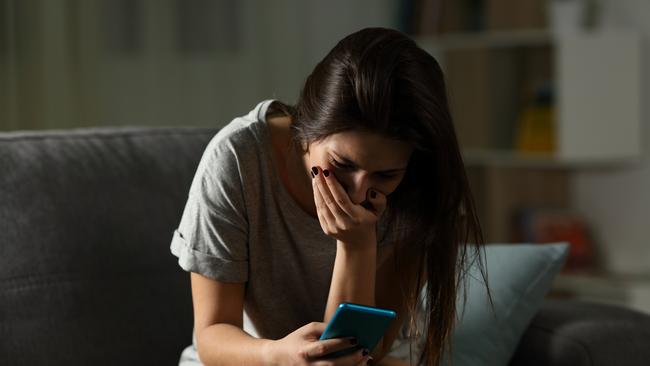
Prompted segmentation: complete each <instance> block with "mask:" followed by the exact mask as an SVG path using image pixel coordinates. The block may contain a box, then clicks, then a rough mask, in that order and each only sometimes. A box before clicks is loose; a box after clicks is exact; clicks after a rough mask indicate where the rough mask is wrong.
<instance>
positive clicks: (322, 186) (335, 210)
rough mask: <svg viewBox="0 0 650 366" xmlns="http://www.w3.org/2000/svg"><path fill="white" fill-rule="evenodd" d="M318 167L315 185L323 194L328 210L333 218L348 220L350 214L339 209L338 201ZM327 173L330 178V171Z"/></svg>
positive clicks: (323, 173)
mask: <svg viewBox="0 0 650 366" xmlns="http://www.w3.org/2000/svg"><path fill="white" fill-rule="evenodd" d="M318 169H319V172H320V173H319V174H318V175H317V176H316V178H315V179H314V180H316V186H317V187H318V189H319V190H320V193H321V195H322V196H323V200H324V201H325V203H326V204H327V207H329V209H330V212H332V214H333V215H334V217H335V218H339V220H349V218H350V216H349V215H348V214H347V213H346V212H345V211H343V210H342V209H341V206H339V204H338V202H337V201H336V199H335V198H334V196H333V195H332V192H331V191H330V188H329V186H328V184H327V182H325V180H326V179H325V172H324V171H323V170H322V169H320V168H318ZM328 174H329V177H330V178H331V177H332V174H331V173H330V172H328Z"/></svg>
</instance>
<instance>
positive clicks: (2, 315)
mask: <svg viewBox="0 0 650 366" xmlns="http://www.w3.org/2000/svg"><path fill="white" fill-rule="evenodd" d="M215 132H216V129H203V128H156V129H150V128H112V129H86V130H68V131H46V132H12V133H0V169H1V172H0V365H174V364H176V363H177V361H178V356H179V354H180V352H181V350H182V349H183V348H184V347H185V346H186V345H187V344H188V343H189V342H190V340H191V331H192V305H191V297H190V287H189V276H188V275H187V273H185V272H183V271H182V270H181V269H180V268H179V267H178V266H177V264H176V258H175V257H173V256H172V255H171V254H170V253H169V243H170V240H171V236H172V231H173V230H174V228H175V227H176V225H177V224H178V221H179V219H180V215H181V212H182V210H183V205H184V203H185V199H186V195H187V191H188V188H189V185H190V182H191V179H192V177H193V175H194V171H195V169H196V166H197V163H198V161H199V159H200V156H201V153H202V151H203V149H204V147H205V145H206V144H207V143H208V141H209V140H210V138H211V137H212V136H213V135H214V134H215ZM649 346H650V318H649V317H648V316H646V315H643V314H640V313H637V312H633V311H629V310H625V309H622V308H617V307H611V306H604V305H596V304H589V303H577V302H571V301H555V302H550V301H549V302H547V303H546V304H545V305H544V306H543V308H542V309H541V311H540V312H539V313H538V314H537V316H536V317H535V319H534V320H533V321H532V323H531V325H530V327H529V328H528V330H527V331H526V333H525V334H524V335H523V337H522V339H521V343H520V345H519V348H518V350H517V352H516V354H515V356H514V358H513V360H512V362H511V365H533V366H534V365H571V366H581V365H585V366H586V365H647V364H650V350H649V348H650V347H649Z"/></svg>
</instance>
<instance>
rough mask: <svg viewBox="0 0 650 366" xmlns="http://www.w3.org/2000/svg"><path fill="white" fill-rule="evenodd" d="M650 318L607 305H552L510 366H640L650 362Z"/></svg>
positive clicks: (533, 325) (531, 329) (528, 332)
mask: <svg viewBox="0 0 650 366" xmlns="http://www.w3.org/2000/svg"><path fill="white" fill-rule="evenodd" d="M648 345H650V316H648V314H643V313H640V312H638V311H634V310H630V309H626V308H622V307H620V306H612V305H605V304H596V303H588V302H581V301H571V300H548V301H546V302H545V303H544V306H543V307H542V308H541V309H540V311H539V312H538V313H537V315H536V316H535V318H534V319H533V320H532V322H531V324H530V326H529V327H528V329H527V330H526V333H525V334H524V336H523V337H522V338H521V341H520V342H519V347H518V348H517V352H516V353H515V355H514V356H513V358H512V360H511V362H510V366H542V365H544V366H546V365H554V366H605V365H617V366H640V365H647V364H648V360H650V348H649V347H648Z"/></svg>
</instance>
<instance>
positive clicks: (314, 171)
mask: <svg viewBox="0 0 650 366" xmlns="http://www.w3.org/2000/svg"><path fill="white" fill-rule="evenodd" d="M311 171H312V174H314V176H316V175H318V168H316V167H315V166H313V167H311Z"/></svg>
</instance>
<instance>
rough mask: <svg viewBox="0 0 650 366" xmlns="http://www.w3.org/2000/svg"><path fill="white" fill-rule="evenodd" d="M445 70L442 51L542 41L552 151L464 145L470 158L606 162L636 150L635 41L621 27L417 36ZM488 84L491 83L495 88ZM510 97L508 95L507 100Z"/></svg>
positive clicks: (481, 161)
mask: <svg viewBox="0 0 650 366" xmlns="http://www.w3.org/2000/svg"><path fill="white" fill-rule="evenodd" d="M417 42H418V44H419V45H420V46H421V47H423V48H424V49H425V50H427V51H428V52H430V53H431V54H433V55H434V56H435V57H436V58H437V59H438V61H439V62H440V63H441V65H442V67H443V69H444V68H446V62H447V60H446V57H445V56H446V54H447V53H448V52H449V51H459V50H471V49H486V50H498V51H502V50H507V49H514V48H517V47H529V48H530V47H550V48H551V50H552V53H553V58H552V69H553V70H554V75H553V76H552V77H553V81H554V84H555V98H556V101H555V142H554V145H555V150H554V151H553V153H552V154H551V155H550V156H544V155H530V154H526V155H522V154H520V153H515V152H513V151H511V150H510V151H509V150H504V149H503V148H497V149H489V148H487V149H486V148H480V149H468V150H467V151H466V154H465V155H466V157H467V158H468V161H469V163H470V164H492V163H497V164H503V163H506V164H510V163H514V164H512V165H514V166H517V165H528V163H530V166H549V165H554V164H557V165H558V166H581V165H588V166H591V165H594V164H596V165H598V164H605V165H610V164H612V163H614V164H617V163H620V162H622V161H634V160H636V159H637V158H638V157H639V156H640V153H641V140H640V118H641V116H640V111H641V84H640V80H641V39H640V37H639V36H638V35H636V34H634V33H631V32H624V31H602V32H590V33H582V34H572V35H563V36H556V35H553V34H551V33H549V32H546V31H543V30H529V31H512V32H487V33H467V34H454V35H444V36H439V37H420V38H418V39H417ZM500 87H501V86H500V85H498V83H495V85H494V88H500ZM513 103H516V101H513Z"/></svg>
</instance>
